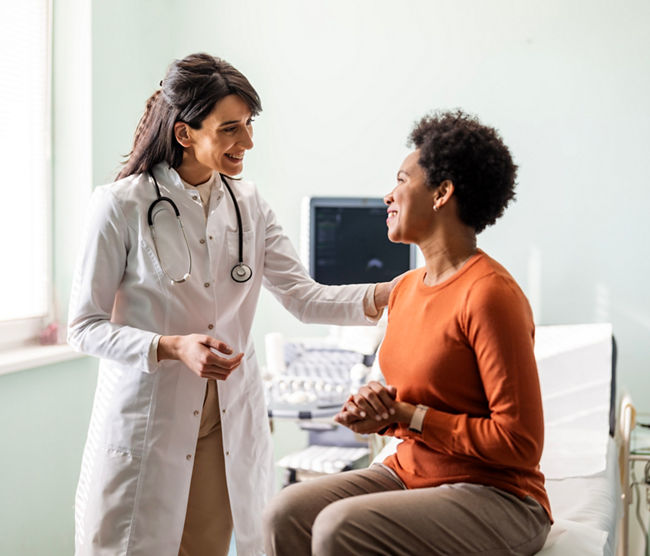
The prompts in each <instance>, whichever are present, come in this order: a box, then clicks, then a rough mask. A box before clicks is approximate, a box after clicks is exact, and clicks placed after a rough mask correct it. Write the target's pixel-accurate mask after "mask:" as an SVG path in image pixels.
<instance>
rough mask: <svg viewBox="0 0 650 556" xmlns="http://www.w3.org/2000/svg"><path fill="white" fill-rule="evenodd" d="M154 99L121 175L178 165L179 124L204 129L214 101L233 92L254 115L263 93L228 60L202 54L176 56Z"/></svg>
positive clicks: (150, 100) (146, 108)
mask: <svg viewBox="0 0 650 556" xmlns="http://www.w3.org/2000/svg"><path fill="white" fill-rule="evenodd" d="M160 84H161V88H160V89H159V90H158V91H156V92H155V93H154V94H153V95H151V97H149V99H148V100H147V104H146V107H145V111H144V114H143V115H142V118H140V122H139V123H138V126H137V128H136V130H135V137H134V140H133V148H132V149H131V152H130V153H129V154H128V155H127V159H126V161H125V163H124V166H123V167H122V170H121V171H120V173H119V174H118V175H117V179H121V178H124V177H126V176H130V175H131V174H138V173H141V172H147V171H149V170H151V168H153V167H154V166H155V165H156V164H158V163H159V162H163V161H164V162H167V163H168V164H169V165H170V166H171V167H172V168H178V167H179V166H180V165H181V162H182V161H183V147H182V146H181V145H180V144H179V143H178V141H176V137H175V135H174V124H175V123H176V122H185V123H186V124H188V125H189V126H190V127H192V128H193V129H200V128H201V124H202V122H203V120H204V119H205V118H206V117H207V116H208V115H209V114H210V112H211V111H212V110H213V108H214V106H215V105H216V104H217V102H219V101H220V100H221V99H222V98H224V97H227V96H228V95H233V94H234V95H237V96H239V97H240V98H241V99H242V100H243V101H244V102H245V103H246V104H247V106H248V107H249V109H250V111H251V115H252V116H256V115H257V114H259V113H260V112H261V110H262V104H261V102H260V97H259V96H258V94H257V92H256V91H255V89H254V88H253V86H252V85H251V84H250V83H249V82H248V79H246V77H244V76H243V75H242V74H241V73H240V72H239V71H237V70H236V69H235V68H234V67H233V66H231V65H230V64H229V63H228V62H226V61H224V60H222V59H220V58H217V57H215V56H211V55H209V54H204V53H199V54H190V55H189V56H186V57H185V58H183V59H182V60H175V61H174V62H173V63H172V64H171V65H170V66H169V69H168V70H167V75H166V76H165V78H164V79H163V80H162V81H161V82H160Z"/></svg>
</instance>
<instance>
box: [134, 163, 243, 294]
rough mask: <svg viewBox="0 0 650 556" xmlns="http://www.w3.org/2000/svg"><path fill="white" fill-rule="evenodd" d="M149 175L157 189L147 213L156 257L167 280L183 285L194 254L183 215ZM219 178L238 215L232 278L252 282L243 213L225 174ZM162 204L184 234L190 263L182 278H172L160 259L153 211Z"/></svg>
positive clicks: (150, 173) (240, 281)
mask: <svg viewBox="0 0 650 556" xmlns="http://www.w3.org/2000/svg"><path fill="white" fill-rule="evenodd" d="M148 173H149V176H150V177H151V179H152V180H153V185H154V187H155V188H156V200H155V201H154V202H153V203H151V204H150V205H149V210H148V212H147V223H148V224H149V229H150V230H151V236H152V237H153V244H154V248H155V250H156V256H157V257H158V261H159V262H160V266H161V268H162V270H163V272H164V273H165V275H166V276H167V278H169V279H170V280H171V281H172V283H173V284H181V283H182V282H185V281H186V280H187V279H188V278H189V277H190V273H191V272H192V254H191V251H190V245H189V243H188V241H187V236H186V235H185V228H184V227H183V221H182V220H181V214H180V212H179V210H178V207H177V206H176V203H174V201H173V200H172V199H170V198H169V197H163V196H162V195H161V194H160V188H159V187H158V181H157V180H156V177H155V176H154V175H153V172H151V171H149V172H148ZM219 176H220V178H221V182H222V183H223V184H224V185H225V186H226V189H227V190H228V193H230V197H231V198H232V202H233V204H234V205H235V213H236V214H237V232H238V235H239V262H238V263H237V264H236V265H235V266H233V267H232V270H231V271H230V276H231V277H232V279H233V280H234V281H235V282H239V283H243V282H248V280H250V279H251V276H252V275H253V270H252V269H251V267H250V266H248V265H247V264H246V263H244V231H243V228H242V220H241V212H240V210H239V204H238V203H237V199H236V198H235V194H234V193H233V192H232V189H231V188H230V186H229V185H228V182H227V181H226V179H225V178H224V176H223V174H219ZM160 203H167V204H169V206H170V207H171V208H172V209H173V210H174V214H175V215H176V219H177V220H178V225H179V227H180V230H181V232H182V234H183V240H184V241H185V247H186V248H187V257H188V261H189V262H188V268H187V272H186V273H185V274H184V275H183V277H182V278H172V277H171V276H170V275H169V274H168V273H167V271H166V270H165V268H164V265H163V263H162V260H161V258H160V253H159V252H158V243H157V242H156V227H155V225H154V222H153V211H154V209H155V208H156V205H158V204H160Z"/></svg>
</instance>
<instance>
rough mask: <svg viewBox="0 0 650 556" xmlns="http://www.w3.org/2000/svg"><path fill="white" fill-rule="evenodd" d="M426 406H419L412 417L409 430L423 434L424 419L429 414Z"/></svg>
mask: <svg viewBox="0 0 650 556" xmlns="http://www.w3.org/2000/svg"><path fill="white" fill-rule="evenodd" d="M427 409H429V408H428V407H427V406H426V405H422V404H418V405H417V406H416V408H415V411H414V412H413V416H412V417H411V422H410V423H409V430H410V431H413V432H417V433H418V434H422V425H423V424H424V417H425V415H426V414H427Z"/></svg>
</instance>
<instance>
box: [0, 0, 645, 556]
mask: <svg viewBox="0 0 650 556" xmlns="http://www.w3.org/2000/svg"><path fill="white" fill-rule="evenodd" d="M90 6H91V4H89V3H88V2H85V1H84V0H70V1H67V2H60V1H57V0H54V8H55V14H54V15H55V18H54V25H55V37H54V47H55V52H54V69H55V76H54V94H55V126H54V137H55V144H54V186H55V197H54V201H55V222H54V234H55V250H54V253H55V278H56V282H57V284H56V286H57V287H56V290H57V297H58V300H59V303H60V305H61V306H62V308H63V309H64V308H65V306H66V305H67V299H68V296H69V289H70V276H71V272H72V265H73V261H74V257H75V253H76V247H77V242H78V235H79V231H80V229H81V226H82V222H83V215H84V210H85V203H86V201H87V198H88V195H89V193H90V190H91V184H93V183H94V184H98V183H104V182H107V181H109V180H110V179H111V178H112V177H113V176H114V174H115V171H116V169H117V167H118V164H119V161H120V160H121V156H122V155H124V154H126V153H127V152H128V151H129V149H130V146H131V140H132V134H133V130H134V127H135V124H136V123H137V120H138V118H139V116H140V114H141V112H142V109H143V106H144V102H145V100H146V98H147V97H148V96H149V94H151V93H152V92H153V90H155V88H156V87H157V84H158V82H159V80H160V79H161V78H162V76H163V74H164V71H165V68H166V66H167V64H168V63H169V62H170V61H171V59H172V58H174V57H182V56H184V55H186V54H188V53H190V52H193V51H198V50H205V51H208V52H211V53H213V54H217V55H220V56H222V57H224V58H226V59H227V60H229V61H231V62H232V63H233V64H234V65H235V66H236V67H238V68H239V69H241V70H242V71H243V72H244V73H245V74H246V75H247V76H248V77H249V79H250V80H251V82H252V83H253V84H254V86H255V87H256V88H257V89H258V91H259V92H260V94H261V97H262V102H263V106H264V112H263V113H262V115H261V116H260V117H259V118H258V120H257V122H256V124H255V132H256V137H255V140H256V147H255V149H254V150H253V151H252V152H251V153H250V155H249V156H248V157H247V162H246V177H249V178H251V179H254V180H255V181H256V182H257V183H258V186H259V188H260V190H261V192H262V193H263V195H264V196H265V197H267V198H268V200H269V201H270V203H271V205H272V206H273V208H274V209H275V210H276V212H277V214H278V217H279V219H280V221H281V222H282V223H283V225H284V227H285V228H286V230H287V232H288V234H289V235H290V237H291V238H292V239H293V240H294V241H295V242H296V243H297V241H298V229H299V217H298V212H299V206H300V199H301V197H302V196H303V195H309V194H321V195H322V194H332V195H336V194H358V195H382V194H383V193H385V192H386V191H387V190H388V189H390V188H391V187H392V183H393V176H394V174H395V171H396V169H397V166H398V164H399V162H400V159H401V157H402V155H403V154H404V153H405V152H406V151H405V146H404V142H405V138H406V135H407V133H408V130H409V128H410V126H411V124H412V122H413V121H414V120H415V119H416V118H418V117H419V116H421V115H422V114H423V113H424V112H425V111H427V110H430V109H433V108H447V107H455V106H462V107H463V108H466V109H468V110H470V111H473V112H475V113H477V114H478V115H479V116H481V118H482V119H483V120H484V121H486V122H487V123H490V124H494V125H496V126H498V127H499V128H500V129H501V131H502V133H503V136H504V138H505V139H506V142H507V143H508V144H509V145H510V146H511V148H512V151H513V153H514V155H515V158H516V161H517V163H518V164H519V166H520V174H519V184H520V185H519V197H518V202H517V203H516V204H514V205H513V206H512V207H511V208H510V209H509V211H508V213H507V214H506V216H505V217H504V218H503V219H502V220H501V221H500V222H499V223H498V224H497V226H496V227H495V228H494V229H492V230H488V231H487V232H485V233H484V234H483V235H482V237H481V238H480V243H481V245H482V247H483V248H484V249H486V250H488V251H489V252H490V253H491V254H492V255H494V256H495V257H497V258H498V259H500V260H501V261H502V262H503V263H504V264H506V266H508V268H510V269H511V270H512V272H513V273H514V275H515V276H516V277H517V279H518V280H519V281H520V282H521V284H522V286H523V287H524V288H525V289H526V291H527V293H528V294H529V296H530V297H531V299H532V300H533V302H534V306H535V308H536V311H537V317H538V320H539V321H540V322H543V323H570V322H592V321H599V320H611V321H612V322H613V323H614V330H615V332H616V335H617V338H618V341H619V348H620V384H621V385H622V386H623V387H626V388H628V389H629V390H631V391H632V393H633V396H634V397H635V399H636V401H637V403H638V405H640V406H641V407H643V408H645V409H648V408H650V388H649V386H650V384H649V382H650V378H648V377H649V373H648V372H647V369H646V364H647V361H648V360H650V347H648V346H650V295H649V294H648V293H647V287H646V285H645V282H646V276H648V275H649V274H650V261H649V259H648V257H647V256H646V253H647V247H646V243H645V241H646V240H645V238H647V237H648V236H649V235H650V229H649V228H650V224H649V222H648V218H647V207H648V206H650V187H648V185H649V184H648V179H649V178H648V176H649V175H650V172H649V171H648V170H649V168H648V166H649V165H650V163H649V162H648V157H647V153H648V152H650V139H649V138H650V133H649V131H650V130H649V129H648V128H649V127H650V106H649V105H648V103H647V99H648V98H650V72H649V71H648V69H649V68H648V59H647V55H646V53H647V52H648V51H650V35H648V33H647V32H646V30H647V26H648V22H649V21H650V5H648V3H647V2H645V1H641V0H628V1H626V2H624V3H619V4H612V3H611V2H605V1H602V0H600V1H593V2H587V1H579V0H562V1H560V0H550V1H541V0H528V1H526V2H516V1H514V0H492V1H491V2H479V1H469V0H454V1H451V0H446V1H441V0H436V1H430V0H417V1H416V0H409V1H407V2H400V3H396V2H393V1H389V0H357V1H354V2H350V1H347V0H328V1H327V2H325V1H320V2H319V1H314V2H303V1H299V0H277V1H274V2H262V1H254V0H239V1H238V2H236V3H233V2H217V1H214V0H209V1H208V0H184V1H181V0H176V1H173V0H164V1H163V0H117V1H110V2H109V1H108V0H102V1H95V2H93V3H92V14H91V7H90ZM91 30H92V36H91ZM91 47H92V49H91ZM91 68H92V71H91ZM91 95H92V103H91ZM91 124H92V125H91ZM537 267H539V268H540V269H541V270H540V272H539V273H536V272H535V268H537ZM536 284H539V286H536ZM271 330H283V331H285V332H286V333H287V334H290V335H309V334H322V333H324V329H323V328H322V327H315V326H311V327H308V326H304V325H300V324H299V323H296V321H295V320H294V319H293V318H292V317H291V316H289V315H288V314H287V313H286V312H285V311H284V310H282V309H281V308H280V307H279V305H278V304H277V303H276V302H275V301H274V300H273V299H271V298H270V297H269V296H267V295H266V294H264V295H263V296H262V300H261V303H260V308H259V311H258V315H257V319H256V322H255V326H254V335H255V338H256V341H257V343H258V347H259V348H261V345H263V343H262V340H263V335H264V334H265V333H266V332H268V331H271ZM258 352H259V353H260V355H261V356H262V357H263V349H258ZM95 373H96V363H94V362H93V361H92V360H90V359H81V360H77V361H74V362H71V363H60V364H57V365H52V366H49V367H45V368H40V369H34V370H31V371H25V372H21V373H16V374H12V375H7V376H0V418H1V420H0V423H3V425H0V438H2V441H3V450H2V453H3V458H2V464H1V465H2V467H1V468H0V472H2V475H0V476H2V477H3V479H2V481H0V488H1V489H2V491H1V492H0V500H3V502H2V503H1V504H0V524H2V525H0V553H2V554H5V553H7V554H21V555H23V554H24V555H28V556H30V555H32V554H33V555H40V554H48V555H53V556H56V555H59V554H61V555H63V554H70V552H71V546H72V503H73V496H74V485H75V483H76V479H77V476H78V472H79V463H80V462H79V457H80V453H81V448H82V445H83V441H84V438H85V431H86V427H87V423H88V415H89V411H90V404H91V402H92V394H93V388H94V382H95V376H96V374H95ZM285 429H286V427H285ZM287 436H288V434H287ZM301 438H302V437H301ZM285 440H287V439H286V438H285V439H283V444H282V445H281V446H282V447H281V449H282V450H285V449H286V448H287V446H288V445H289V444H287V443H286V442H284V441H285ZM7 478H10V480H7ZM6 501H10V502H6Z"/></svg>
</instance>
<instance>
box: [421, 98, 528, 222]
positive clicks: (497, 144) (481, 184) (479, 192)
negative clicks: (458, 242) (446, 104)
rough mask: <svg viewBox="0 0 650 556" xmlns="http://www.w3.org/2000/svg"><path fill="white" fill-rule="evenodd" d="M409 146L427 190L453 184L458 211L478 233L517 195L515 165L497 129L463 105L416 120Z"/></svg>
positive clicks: (497, 216)
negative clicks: (416, 152) (414, 152)
mask: <svg viewBox="0 0 650 556" xmlns="http://www.w3.org/2000/svg"><path fill="white" fill-rule="evenodd" d="M409 145H411V146H412V145H414V146H415V147H416V148H418V149H420V159H419V164H420V166H421V167H422V168H423V169H424V171H425V173H426V176H427V185H428V187H430V188H431V189H435V188H436V187H438V186H439V185H440V184H441V183H442V182H443V181H445V180H450V181H451V182H452V183H453V184H454V197H455V198H456V203H457V206H458V216H459V218H460V219H461V220H462V222H463V223H465V224H466V225H468V226H471V227H472V228H474V230H475V231H476V233H479V232H481V231H483V230H484V229H485V228H486V227H487V226H491V225H492V224H494V223H495V222H496V220H497V218H499V217H500V216H501V215H503V211H504V210H505V208H506V207H507V206H508V203H510V201H512V200H513V199H514V198H515V179H516V176H517V166H516V165H515V164H514V162H513V161H512V157H511V156H510V151H509V150H508V147H506V145H505V144H504V143H503V140H502V139H501V137H500V136H499V133H498V132H497V130H496V129H494V128H492V127H488V126H485V125H483V124H481V123H480V122H479V120H478V118H476V117H475V116H471V115H469V114H466V113H465V112H463V111H462V110H457V111H455V112H437V113H434V114H431V115H428V116H425V117H424V118H422V119H421V120H420V121H419V122H418V123H416V124H415V127H414V128H413V131H411V135H410V137H409Z"/></svg>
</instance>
